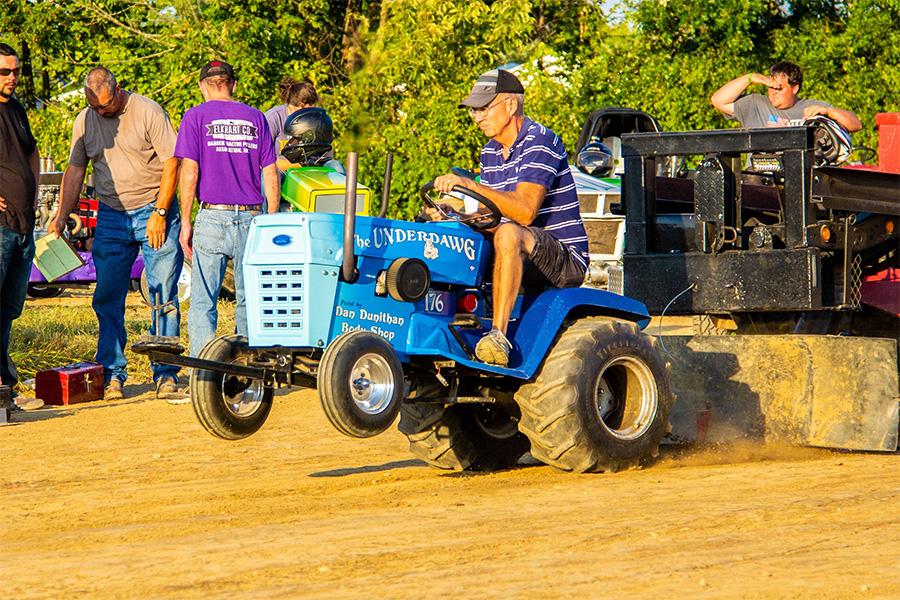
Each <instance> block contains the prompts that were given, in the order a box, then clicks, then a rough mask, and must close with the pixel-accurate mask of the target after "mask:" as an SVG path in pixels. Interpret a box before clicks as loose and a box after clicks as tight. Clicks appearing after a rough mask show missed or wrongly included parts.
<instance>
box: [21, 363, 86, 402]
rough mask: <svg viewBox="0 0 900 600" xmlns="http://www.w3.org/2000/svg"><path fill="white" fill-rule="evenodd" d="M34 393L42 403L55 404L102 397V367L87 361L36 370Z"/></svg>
mask: <svg viewBox="0 0 900 600" xmlns="http://www.w3.org/2000/svg"><path fill="white" fill-rule="evenodd" d="M34 394H35V396H36V397H38V398H40V399H41V400H43V401H44V404H54V405H57V406H60V405H66V404H77V403H78V402H90V401H91V400H100V399H101V398H103V367H102V366H100V365H98V364H95V363H89V362H80V363H75V364H74V365H66V366H65V367H59V368H57V369H48V370H46V371H38V373H37V374H36V375H35V377H34Z"/></svg>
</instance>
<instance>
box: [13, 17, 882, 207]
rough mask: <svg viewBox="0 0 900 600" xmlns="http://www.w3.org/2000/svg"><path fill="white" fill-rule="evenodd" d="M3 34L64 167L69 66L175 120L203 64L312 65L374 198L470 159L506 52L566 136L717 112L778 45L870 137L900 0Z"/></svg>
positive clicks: (680, 125) (26, 20) (75, 88)
mask: <svg viewBox="0 0 900 600" xmlns="http://www.w3.org/2000/svg"><path fill="white" fill-rule="evenodd" d="M0 4H2V5H3V10H0V31H3V32H6V33H4V34H2V35H0V39H2V41H4V42H7V43H10V44H11V45H13V47H15V48H17V49H18V50H19V51H20V58H21V59H22V62H23V67H24V69H23V81H22V84H21V85H20V88H19V95H20V98H21V99H22V100H23V101H24V103H25V104H26V105H27V106H28V107H29V118H30V119H31V122H32V128H33V130H34V132H35V136H36V137H37V139H38V141H39V144H40V148H41V150H42V153H43V154H45V155H50V156H52V157H53V158H54V159H55V160H56V162H57V165H59V166H60V168H61V167H63V166H65V163H66V158H67V156H68V144H69V138H70V135H71V123H72V121H73V119H74V116H75V115H76V114H77V112H78V111H79V110H81V108H83V107H84V98H83V94H82V93H81V89H82V80H83V77H84V74H85V73H86V72H87V70H88V69H90V68H91V67H93V66H96V65H104V66H106V67H108V68H109V69H111V70H112V71H113V73H115V74H116V76H117V78H118V79H119V82H120V83H121V85H122V87H123V88H125V89H128V90H130V91H134V92H137V93H140V94H143V95H146V96H149V97H151V98H153V99H154V100H156V101H157V102H159V103H160V104H161V105H162V106H163V107H164V108H165V109H166V110H167V111H168V113H169V115H170V116H171V117H172V120H173V123H174V124H175V125H176V127H177V125H178V123H179V121H180V118H181V115H182V114H184V112H185V111H186V110H187V109H188V108H190V107H191V106H194V105H196V104H198V103H200V102H201V101H202V97H201V96H200V92H199V89H198V88H197V76H198V74H199V70H200V67H201V66H202V65H203V64H204V63H205V62H206V61H208V60H212V59H221V60H225V61H227V62H229V63H231V64H232V65H234V66H235V67H236V69H237V76H238V89H237V93H236V98H237V99H238V100H240V101H242V102H246V103H247V104H250V105H252V106H256V107H257V108H260V109H261V110H266V109H267V108H269V107H271V106H273V105H275V104H277V103H278V99H277V91H276V90H277V83H278V81H279V80H280V79H281V78H282V77H283V76H285V75H291V76H293V77H295V78H297V79H306V80H308V81H310V82H312V83H313V84H314V85H315V86H316V87H317V90H318V91H319V94H320V97H321V102H320V105H321V106H323V107H324V108H326V109H327V110H328V111H329V113H330V114H331V116H332V119H333V120H334V122H335V129H336V133H337V135H338V136H339V137H338V138H337V140H336V142H335V150H336V154H337V156H338V157H339V158H342V157H343V155H344V154H345V153H346V152H347V151H350V150H355V151H358V152H360V176H361V180H362V181H363V182H364V183H365V184H367V185H368V186H369V187H371V188H373V191H374V192H375V197H380V186H381V173H382V172H383V168H384V162H385V156H386V154H387V153H388V152H391V153H393V154H394V157H395V158H394V165H395V169H394V178H393V184H392V188H393V192H394V193H393V194H392V197H393V200H392V203H393V206H392V208H391V211H390V213H389V214H391V215H392V216H395V217H400V218H405V217H409V216H411V215H413V214H415V213H416V212H418V208H419V206H418V201H417V200H416V197H417V193H416V192H417V190H418V188H419V187H420V186H421V185H422V184H424V183H425V182H427V181H430V180H431V179H433V178H434V177H435V176H436V175H438V174H441V173H445V172H447V171H448V170H449V168H450V167H451V166H461V167H467V168H471V167H474V166H476V165H477V163H478V153H479V149H480V147H481V145H482V144H483V143H484V138H483V135H482V134H481V132H480V130H479V129H478V128H477V127H476V126H474V124H473V123H472V122H471V120H470V119H469V117H468V115H467V114H466V112H465V111H463V110H457V109H456V106H457V104H458V103H459V101H460V99H461V98H463V97H464V96H465V95H466V94H467V93H468V91H469V89H470V88H471V85H472V83H473V82H474V80H475V78H477V76H478V75H479V74H480V73H482V72H484V71H486V70H488V69H491V68H494V67H497V66H500V65H504V64H510V63H519V64H522V65H524V66H523V67H522V69H521V71H519V74H520V76H521V78H522V79H523V82H524V83H525V86H526V114H528V115H529V116H531V117H532V118H534V119H536V120H538V121H541V122H543V123H544V124H546V125H548V126H550V127H551V128H552V129H554V130H555V131H556V132H557V133H559V134H560V136H561V137H562V138H563V141H564V142H565V143H566V146H567V147H568V148H569V149H570V151H571V150H573V149H574V144H575V142H576V140H577V138H578V133H579V131H580V128H581V125H582V122H583V120H584V118H585V117H586V115H587V114H588V113H589V112H591V111H592V110H595V109H597V108H601V107H603V106H625V107H630V108H636V109H640V110H645V111H647V112H649V113H650V114H652V115H654V116H655V117H656V118H657V119H659V121H660V122H661V124H662V125H663V127H664V129H666V130H693V129H721V128H728V127H733V126H735V124H733V123H731V122H729V121H726V120H725V119H724V118H723V117H722V116H721V115H720V114H719V113H718V112H717V111H716V110H715V109H713V108H712V106H711V105H710V103H709V97H710V95H711V94H712V93H713V92H714V91H715V90H716V89H717V88H718V87H719V86H720V85H722V84H723V83H725V82H726V81H729V80H730V79H733V78H734V77H736V76H738V75H740V74H743V73H747V72H766V70H767V68H768V66H769V65H771V64H773V63H774V62H777V61H779V60H791V61H793V62H796V63H798V64H800V65H801V66H802V67H803V68H804V75H805V82H804V86H803V90H802V91H801V97H809V98H817V99H819V100H825V101H828V102H831V103H832V104H835V105H836V106H840V107H842V108H847V109H850V110H853V111H854V112H856V113H857V115H859V117H860V118H861V119H862V121H863V123H864V128H863V130H862V131H861V132H859V133H857V134H855V135H854V144H855V145H862V146H869V147H873V148H874V147H875V146H876V145H877V132H876V130H875V125H874V116H875V114H876V113H878V112H894V111H898V110H900V99H898V98H900V96H898V90H900V53H898V52H897V51H896V49H897V48H900V0H843V1H840V0H839V1H837V2H831V1H828V0H625V1H624V2H622V3H621V4H620V5H618V8H619V10H618V11H617V14H618V15H619V17H618V18H610V15H609V14H607V13H606V12H605V10H604V7H603V5H602V4H601V3H600V2H596V1H592V0H533V1H529V0H495V1H483V0H384V1H369V0H244V1H243V2H230V1H225V0H2V1H0Z"/></svg>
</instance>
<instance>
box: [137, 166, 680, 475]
mask: <svg viewBox="0 0 900 600" xmlns="http://www.w3.org/2000/svg"><path fill="white" fill-rule="evenodd" d="M356 170H357V166H356V157H355V155H353V154H351V155H350V156H349V157H348V169H347V185H346V190H345V191H346V195H345V199H344V202H343V205H344V207H348V208H347V209H346V210H344V213H343V214H340V213H334V212H290V213H277V214H270V215H260V216H258V217H256V218H255V219H254V221H253V223H252V225H251V228H250V234H249V239H248V242H247V248H246V251H245V259H244V265H243V269H244V282H245V289H246V298H247V320H248V323H249V336H248V337H247V338H244V337H240V336H236V335H229V336H224V337H220V338H217V339H215V340H213V341H211V342H210V343H209V344H207V345H206V346H205V347H204V348H203V349H202V351H201V352H200V353H199V355H198V357H197V358H191V357H187V356H183V355H180V354H178V350H177V349H174V348H173V347H171V346H168V347H167V346H166V345H164V344H157V345H155V346H154V345H150V346H147V347H145V348H144V351H145V352H147V353H148V354H150V357H151V359H152V360H158V361H160V362H171V363H175V364H180V365H182V366H186V367H192V374H191V382H190V390H191V399H192V403H193V407H194V411H195V413H196V415H197V417H198V419H199V420H200V423H201V424H202V425H203V427H204V428H206V429H207V430H208V431H209V432H210V433H212V434H213V435H215V436H218V437H220V438H223V439H229V440H236V439H241V438H244V437H247V436H249V435H251V434H253V433H254V432H256V431H257V430H259V428H260V427H262V425H263V423H264V422H265V420H266V418H267V416H268V414H269V411H270V409H271V407H272V403H273V396H274V393H273V392H274V389H275V387H277V386H282V385H290V386H305V387H315V388H317V389H318V394H319V398H320V400H321V404H322V407H323V408H324V410H325V413H326V415H327V417H328V419H329V421H330V422H331V423H332V424H333V425H334V426H335V427H336V428H337V429H338V430H339V431H341V432H342V433H344V434H346V435H348V436H352V437H358V438H365V437H369V436H374V435H377V434H378V433H381V432H383V431H384V430H386V429H387V428H388V427H390V426H391V425H392V424H393V423H394V422H395V421H396V419H397V416H398V414H399V416H400V420H399V429H400V431H402V432H403V433H404V434H406V436H407V437H408V439H409V444H410V449H411V451H412V452H413V454H415V455H416V456H418V457H419V458H421V459H422V460H424V461H425V462H427V463H428V464H430V465H433V466H435V467H439V468H444V469H454V470H464V469H473V470H496V469H503V468H509V467H511V466H513V465H514V464H515V463H516V462H517V461H518V460H519V459H520V458H521V457H522V456H523V455H524V454H525V453H527V452H530V453H531V454H532V456H533V457H534V458H535V459H537V460H539V461H541V462H543V463H545V464H548V465H551V466H553V467H556V468H558V469H561V470H565V471H575V472H599V471H617V470H620V469H624V468H628V467H630V466H634V465H637V464H640V463H641V462H642V461H645V460H646V459H647V458H649V457H651V456H655V454H656V452H657V449H658V446H659V444H660V441H661V440H662V438H663V436H664V435H665V434H666V432H667V430H668V417H669V411H670V408H671V406H672V402H673V395H672V392H671V390H670V386H669V381H668V373H667V365H666V363H665V361H664V360H663V359H662V358H661V356H660V353H659V352H658V350H657V343H656V341H655V340H654V339H653V338H651V337H649V336H647V335H645V334H644V333H642V331H641V330H642V328H643V327H644V326H646V324H647V323H648V321H649V316H648V313H647V310H646V308H645V307H644V306H643V305H642V304H641V303H639V302H637V301H635V300H631V299H629V298H626V297H624V296H620V295H617V294H613V293H610V292H606V291H603V290H598V289H590V288H585V287H581V288H571V289H543V288H542V289H535V290H532V289H529V290H524V293H522V294H521V295H520V296H519V297H518V299H517V301H516V304H515V308H514V311H513V314H512V318H511V320H510V324H509V331H508V337H509V339H510V341H511V342H512V344H513V351H512V354H511V356H510V362H509V364H508V366H507V367H499V366H493V365H489V364H485V363H482V362H480V361H478V360H477V359H476V358H475V355H474V347H475V344H476V343H477V341H478V339H479V338H480V337H481V336H482V335H484V333H486V331H487V330H489V329H490V323H491V284H490V282H488V281H486V277H485V276H486V274H488V273H489V272H490V263H491V245H490V242H489V241H488V239H486V237H485V234H484V232H483V231H484V230H486V229H489V228H491V227H494V226H496V225H497V224H498V223H499V221H500V215H499V211H498V210H497V208H496V206H494V205H493V203H492V202H491V201H490V200H489V199H487V198H484V197H482V196H480V195H479V194H477V193H475V192H473V191H471V190H467V189H464V188H459V187H457V188H456V189H455V190H454V191H455V192H458V193H461V194H464V195H466V196H470V197H471V198H474V199H475V200H477V201H478V202H479V203H481V204H483V205H484V206H486V207H487V208H488V209H489V210H490V213H491V214H490V215H489V217H488V219H487V220H479V221H443V222H431V223H417V222H407V221H398V220H391V219H386V218H382V217H369V216H358V215H356V214H355V210H354V209H353V208H354V207H355V206H357V204H358V203H357V202H354V199H356V198H358V196H357V190H356V187H357V186H356ZM388 180H389V176H386V181H388ZM433 194H434V191H433V189H432V186H431V184H428V185H426V186H425V187H424V188H423V189H422V192H421V195H422V198H423V201H425V202H428V203H431V202H434V201H436V199H433V198H432V196H433ZM342 209H343V207H342ZM182 350H183V349H182Z"/></svg>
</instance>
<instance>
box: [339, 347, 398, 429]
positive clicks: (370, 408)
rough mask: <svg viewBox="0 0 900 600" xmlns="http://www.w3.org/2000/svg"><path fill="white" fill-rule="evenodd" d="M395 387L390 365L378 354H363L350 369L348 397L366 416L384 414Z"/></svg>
mask: <svg viewBox="0 0 900 600" xmlns="http://www.w3.org/2000/svg"><path fill="white" fill-rule="evenodd" d="M395 387H396V382H395V381H394V372H393V371H392V370H391V365H390V364H389V363H388V361H387V360H385V358H384V357H383V356H381V355H380V354H375V353H368V354H364V355H362V356H361V357H359V359H358V360H357V361H356V363H355V364H354V365H353V368H352V369H350V395H351V397H352V398H353V402H355V403H356V406H357V408H359V410H361V411H362V412H364V413H366V414H369V415H377V414H379V413H382V412H384V410H385V409H386V408H388V406H390V404H391V400H392V399H393V397H394V389H395Z"/></svg>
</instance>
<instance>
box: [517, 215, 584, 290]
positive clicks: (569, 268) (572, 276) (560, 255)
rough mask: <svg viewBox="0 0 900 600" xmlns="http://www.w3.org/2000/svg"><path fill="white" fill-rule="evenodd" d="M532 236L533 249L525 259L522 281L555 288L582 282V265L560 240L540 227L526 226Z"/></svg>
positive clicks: (576, 285)
mask: <svg viewBox="0 0 900 600" xmlns="http://www.w3.org/2000/svg"><path fill="white" fill-rule="evenodd" d="M527 229H528V231H530V232H531V234H532V235H533V236H534V240H535V242H534V250H532V251H531V254H530V255H529V256H528V258H526V259H525V264H524V272H523V273H522V283H525V284H528V285H549V286H553V287H557V288H568V287H578V286H579V285H581V284H582V283H584V267H582V266H581V265H580V264H579V263H578V261H576V260H575V257H574V256H572V253H571V252H570V251H569V250H568V249H567V248H566V247H565V246H563V244H562V242H560V241H559V240H558V239H556V238H555V237H553V236H552V235H550V234H549V233H547V232H546V231H544V230H543V229H541V228H540V227H528V228H527Z"/></svg>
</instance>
